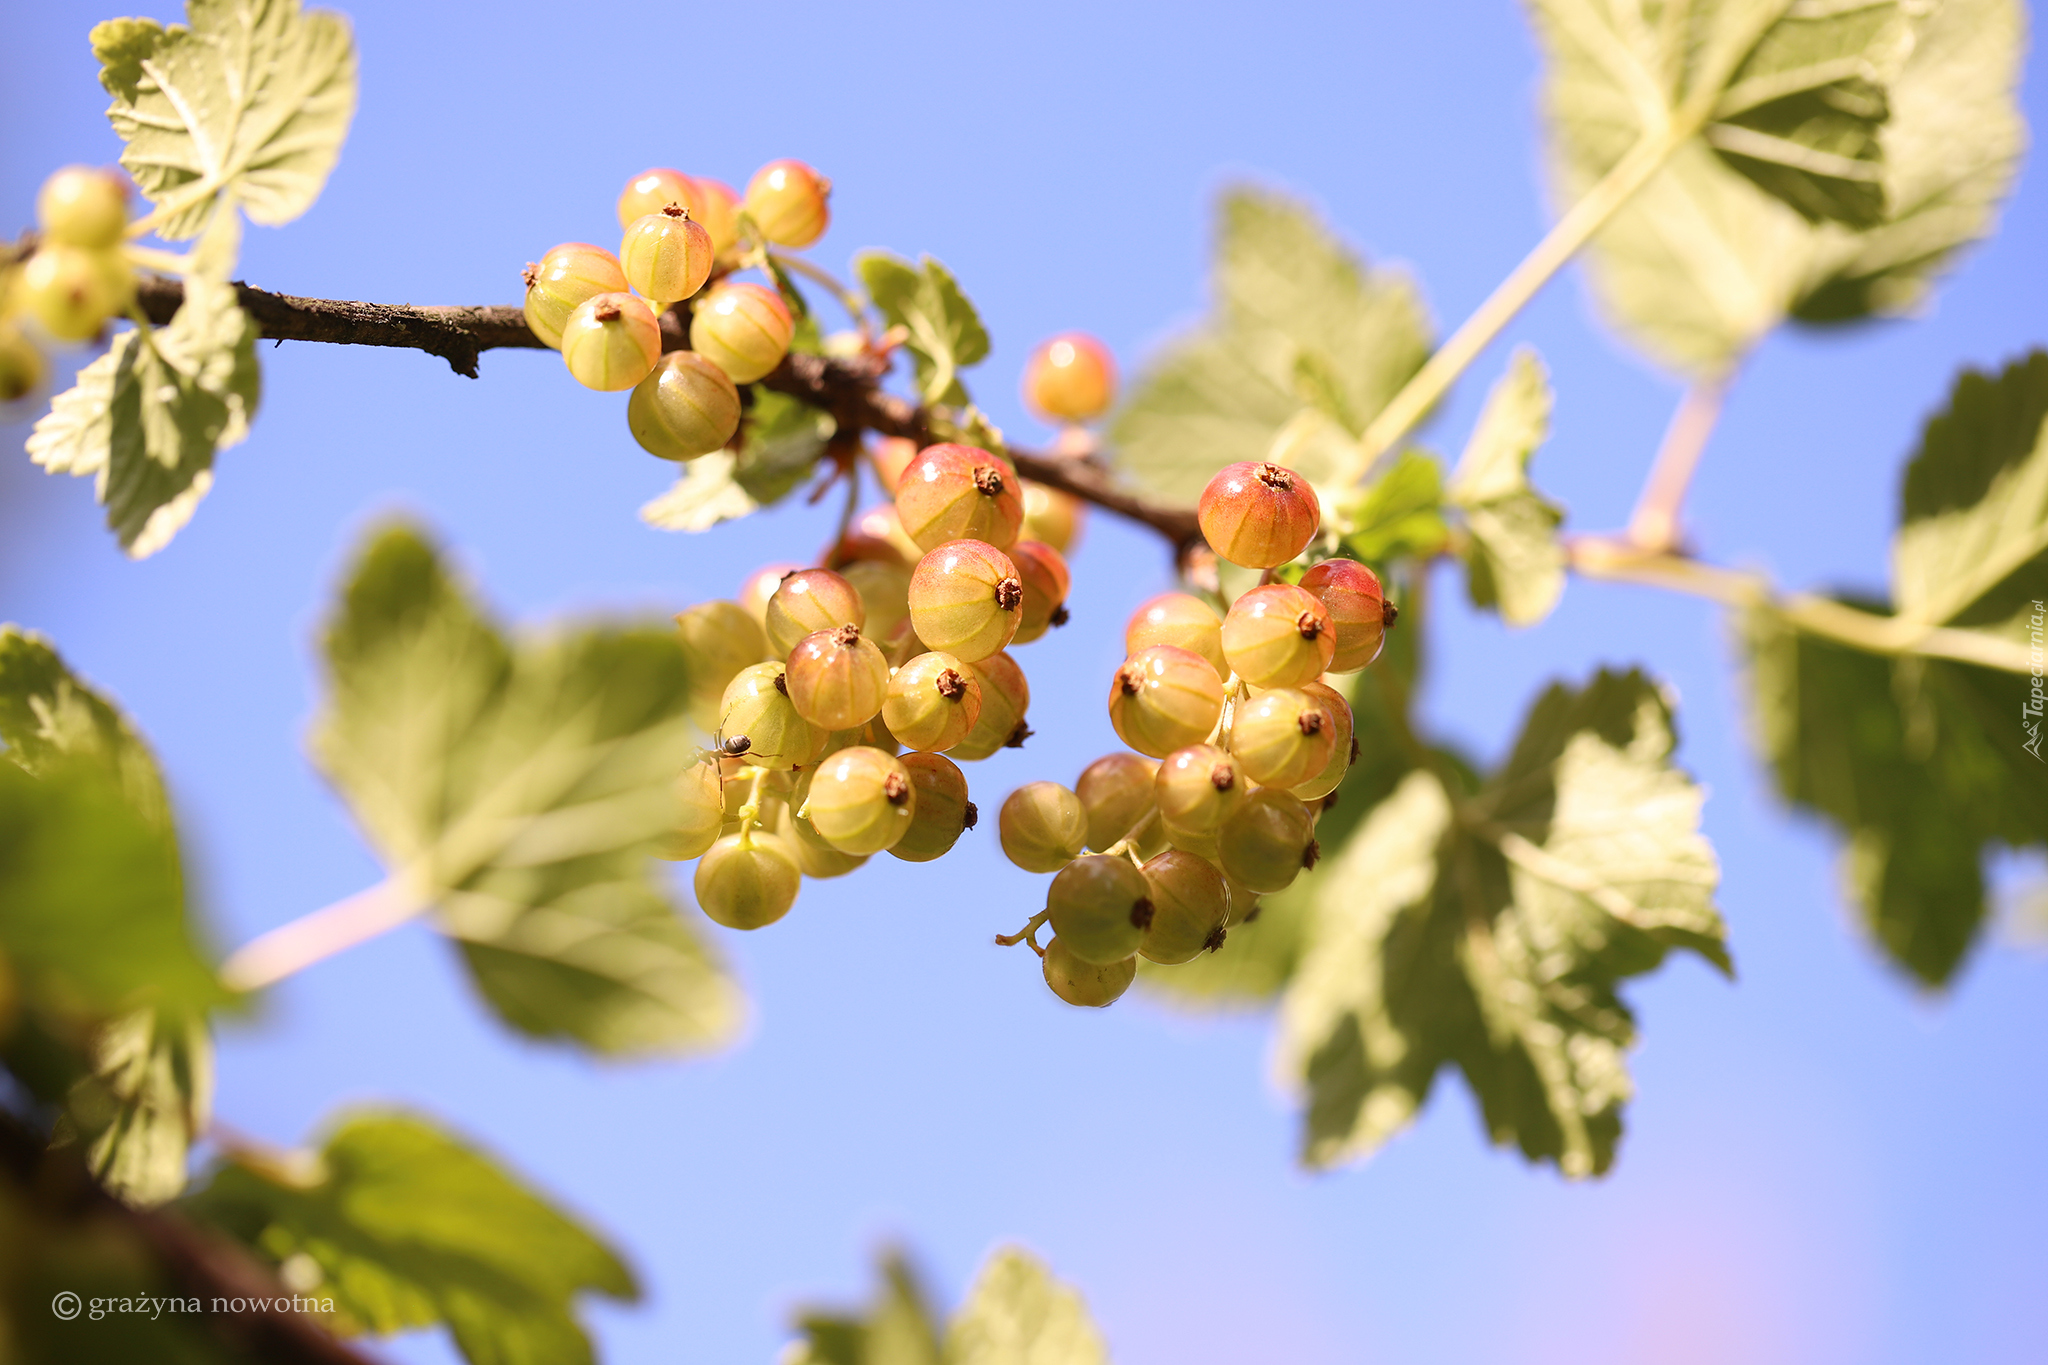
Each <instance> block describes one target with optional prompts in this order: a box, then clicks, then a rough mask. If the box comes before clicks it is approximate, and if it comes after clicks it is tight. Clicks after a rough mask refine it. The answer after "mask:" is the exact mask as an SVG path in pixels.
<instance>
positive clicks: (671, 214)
mask: <svg viewBox="0 0 2048 1365" xmlns="http://www.w3.org/2000/svg"><path fill="white" fill-rule="evenodd" d="M711 258H712V249H711V234H710V233H708V232H706V231H705V230H704V225H703V224H702V223H700V222H697V221H696V220H695V219H693V218H691V217H690V211H689V210H688V209H687V208H684V207H683V206H682V205H681V204H670V205H669V206H668V207H667V208H665V209H660V210H657V211H656V212H654V213H650V214H648V215H646V216H645V217H644V218H635V219H634V220H633V221H632V222H631V223H629V224H628V225H627V227H626V235H625V237H624V238H623V239H621V240H620V242H619V265H620V267H621V268H622V269H624V270H625V272H626V283H628V284H630V285H632V286H633V288H635V289H637V290H639V291H640V293H641V295H642V296H643V297H645V298H647V299H648V300H650V301H652V302H653V303H654V305H655V307H656V308H657V309H661V308H666V307H667V306H668V305H669V304H672V303H677V302H680V301H681V300H683V299H687V298H689V297H690V296H691V295H692V294H695V293H696V292H697V291H698V290H699V289H702V288H703V287H704V281H706V280H708V279H710V278H711Z"/></svg>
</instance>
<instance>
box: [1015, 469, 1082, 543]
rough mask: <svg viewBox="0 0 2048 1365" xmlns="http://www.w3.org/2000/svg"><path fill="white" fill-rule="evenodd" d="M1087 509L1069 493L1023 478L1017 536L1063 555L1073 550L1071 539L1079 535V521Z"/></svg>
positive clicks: (1072, 540)
mask: <svg viewBox="0 0 2048 1365" xmlns="http://www.w3.org/2000/svg"><path fill="white" fill-rule="evenodd" d="M1087 508H1088V504H1086V503H1084V502H1082V501H1081V500H1080V499H1079V498H1077V497H1075V496H1074V495H1073V494H1072V493H1068V492H1064V491H1062V490H1060V489H1057V488H1052V487H1049V486H1048V485H1046V484H1042V483H1033V482H1032V481H1031V480H1029V479H1026V480H1025V481H1024V525H1023V527H1022V528H1020V530H1019V532H1018V534H1020V535H1022V536H1024V537H1025V538H1026V539H1029V540H1036V541H1041V542H1043V543H1044V544H1047V545H1050V546H1052V547H1053V549H1055V550H1058V551H1059V552H1060V553H1061V554H1065V553H1067V551H1069V550H1071V549H1072V548H1073V547H1074V538H1075V537H1076V536H1078V535H1079V534H1080V533H1081V522H1082V520H1083V519H1084V518H1085V517H1086V515H1087Z"/></svg>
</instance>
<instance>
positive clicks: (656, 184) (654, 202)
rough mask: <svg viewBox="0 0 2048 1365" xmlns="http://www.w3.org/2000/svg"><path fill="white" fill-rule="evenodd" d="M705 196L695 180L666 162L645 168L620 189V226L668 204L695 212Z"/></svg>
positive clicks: (624, 225) (631, 224)
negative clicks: (665, 163) (674, 169)
mask: <svg viewBox="0 0 2048 1365" xmlns="http://www.w3.org/2000/svg"><path fill="white" fill-rule="evenodd" d="M703 197H704V194H703V191H702V189H701V187H700V186H699V185H698V182H697V181H695V180H693V179H691V178H690V177H689V176H687V175H684V174H683V173H682V172H681V171H672V170H669V169H668V168H667V167H665V166H656V167H654V168H653V169H651V170H645V171H642V172H640V174H638V175H636V176H634V177H633V178H632V179H631V180H628V181H627V182H626V188H625V189H623V190H621V191H620V192H619V226H620V227H621V228H629V227H631V226H633V224H635V223H637V222H639V221H640V220H641V219H642V218H645V217H646V216H647V215H648V214H650V213H660V212H661V211H662V210H663V209H665V208H667V207H668V206H669V205H670V204H674V205H675V206H676V207H677V208H686V209H688V210H690V212H691V213H692V214H695V213H696V212H697V205H698V201H699V200H700V199H702V198H703Z"/></svg>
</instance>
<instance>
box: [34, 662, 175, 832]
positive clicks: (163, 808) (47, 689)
mask: <svg viewBox="0 0 2048 1365" xmlns="http://www.w3.org/2000/svg"><path fill="white" fill-rule="evenodd" d="M0 743H4V744H5V745H6V746H7V756H8V757H9V758H11V759H13V760H14V762H15V763H16V764H18V765H19V766H21V767H22V768H24V769H26V770H27V771H29V772H31V773H41V772H44V771H46V770H48V769H49V768H51V767H53V766H55V765H58V764H60V763H62V762H64V761H65V760H77V761H82V762H89V763H91V764H92V765H93V766H94V767H97V768H99V769H101V770H102V771H103V772H104V773H105V774H106V775H107V776H108V777H110V778H112V779H113V781H114V782H115V784H116V785H117V786H118V787H119V788H120V789H121V791H122V792H123V793H124V794H125V795H126V796H127V798H128V803H129V804H130V805H131V806H133V807H135V809H136V812H137V813H138V814H140V815H141V816H142V817H143V818H144V819H146V820H147V821H149V823H151V824H153V825H155V826H157V827H158V828H159V829H163V830H166V831H168V830H169V829H170V828H171V812H170V804H169V802H168V800H167V799H166V798H165V796H164V784H163V777H162V775H161V774H160V773H159V772H158V771H157V765H156V756H155V755H154V754H152V753H151V752H150V750H149V744H148V741H146V740H144V739H143V737H142V736H141V734H140V733H138V732H137V731H136V729H135V727H134V726H133V725H131V724H130V723H129V721H128V718H127V717H126V716H124V715H122V714H121V712H120V710H119V709H118V708H116V707H115V706H114V704H113V703H112V702H110V701H108V700H107V699H106V698H105V697H102V696H101V695H100V694H99V693H98V692H96V691H94V690H93V689H92V688H91V687H89V686H88V685H87V684H86V683H85V682H83V681H82V680H81V679H80V678H79V677H78V676H77V675H76V674H74V673H73V672H72V671H71V669H70V667H69V666H68V665H66V664H65V662H64V660H63V658H62V657H61V656H60V655H59V654H58V653H57V650H56V647H55V646H53V645H52V644H51V643H50V642H49V640H48V639H47V638H46V637H44V636H42V635H40V634H38V633H36V632H35V631H32V630H23V629H22V628H21V627H20V626H16V625H11V624H10V625H0Z"/></svg>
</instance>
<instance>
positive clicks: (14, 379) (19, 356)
mask: <svg viewBox="0 0 2048 1365" xmlns="http://www.w3.org/2000/svg"><path fill="white" fill-rule="evenodd" d="M49 377H50V362H49V360H48V359H47V358H46V357H45V356H44V355H43V348H42V347H40V346H38V345H36V344H35V342H34V341H32V340H30V339H29V337H28V335H27V333H25V332H23V331H22V330H21V328H19V327H17V326H15V325H14V324H13V323H11V322H0V403H15V402H19V401H20V400H22V399H24V398H26V397H28V396H29V395H30V394H32V393H34V392H35V391H36V390H38V389H40V388H42V386H43V383H44V381H46V380H47V379H49Z"/></svg>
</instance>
